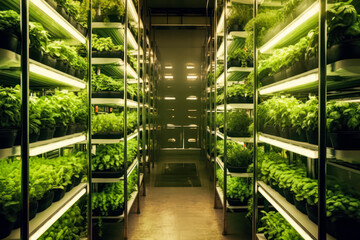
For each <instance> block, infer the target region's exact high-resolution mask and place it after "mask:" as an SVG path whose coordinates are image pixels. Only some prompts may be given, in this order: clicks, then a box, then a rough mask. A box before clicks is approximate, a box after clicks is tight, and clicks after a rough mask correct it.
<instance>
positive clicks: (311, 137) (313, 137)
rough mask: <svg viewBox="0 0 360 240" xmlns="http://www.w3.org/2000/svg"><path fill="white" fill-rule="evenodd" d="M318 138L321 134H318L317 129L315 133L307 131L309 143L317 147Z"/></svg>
mask: <svg viewBox="0 0 360 240" xmlns="http://www.w3.org/2000/svg"><path fill="white" fill-rule="evenodd" d="M318 136H319V133H318V130H317V129H315V130H314V131H312V130H311V131H309V130H306V139H307V142H308V143H311V144H315V145H317V144H318Z"/></svg>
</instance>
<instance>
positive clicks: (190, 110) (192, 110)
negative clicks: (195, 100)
mask: <svg viewBox="0 0 360 240" xmlns="http://www.w3.org/2000/svg"><path fill="white" fill-rule="evenodd" d="M188 112H197V109H188Z"/></svg>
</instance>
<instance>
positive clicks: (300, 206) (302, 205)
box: [293, 195, 307, 214]
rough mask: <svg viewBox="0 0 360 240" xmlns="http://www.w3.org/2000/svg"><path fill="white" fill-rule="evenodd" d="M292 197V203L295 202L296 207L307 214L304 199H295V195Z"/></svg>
mask: <svg viewBox="0 0 360 240" xmlns="http://www.w3.org/2000/svg"><path fill="white" fill-rule="evenodd" d="M293 197H294V203H295V207H296V209H297V210H299V211H300V212H302V213H304V214H307V213H306V200H302V201H297V200H296V198H295V195H294V196H293Z"/></svg>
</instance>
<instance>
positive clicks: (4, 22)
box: [0, 10, 20, 37]
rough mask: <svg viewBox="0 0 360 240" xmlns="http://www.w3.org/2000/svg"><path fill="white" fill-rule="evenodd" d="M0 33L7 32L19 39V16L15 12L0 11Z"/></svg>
mask: <svg viewBox="0 0 360 240" xmlns="http://www.w3.org/2000/svg"><path fill="white" fill-rule="evenodd" d="M0 32H9V33H12V34H15V35H16V36H18V37H20V16H19V14H18V13H17V12H15V11H13V10H7V11H0Z"/></svg>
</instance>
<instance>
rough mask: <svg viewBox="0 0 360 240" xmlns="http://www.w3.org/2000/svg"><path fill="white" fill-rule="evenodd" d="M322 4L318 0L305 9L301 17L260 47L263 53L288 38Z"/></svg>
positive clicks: (316, 11) (313, 14) (317, 10)
mask: <svg viewBox="0 0 360 240" xmlns="http://www.w3.org/2000/svg"><path fill="white" fill-rule="evenodd" d="M319 9H320V6H319V3H318V2H316V3H314V4H313V5H311V6H310V7H309V8H308V9H307V10H306V11H304V12H303V13H302V14H301V15H300V16H299V17H297V18H296V19H295V20H294V21H293V22H291V23H290V24H289V25H287V26H286V27H285V28H284V29H283V30H282V31H281V32H280V33H278V34H277V35H276V36H275V37H273V38H272V39H271V40H270V41H268V42H267V43H265V44H264V45H263V46H261V47H260V48H259V50H260V52H261V53H265V52H267V51H268V50H270V49H271V48H273V47H274V46H276V44H277V43H278V42H279V41H281V40H282V39H284V38H286V37H287V36H288V35H290V34H291V33H292V32H294V31H296V29H297V28H298V27H299V26H301V25H302V24H303V23H304V22H306V21H307V20H309V19H310V18H312V17H313V16H315V15H316V14H317V13H318V12H319Z"/></svg>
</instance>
